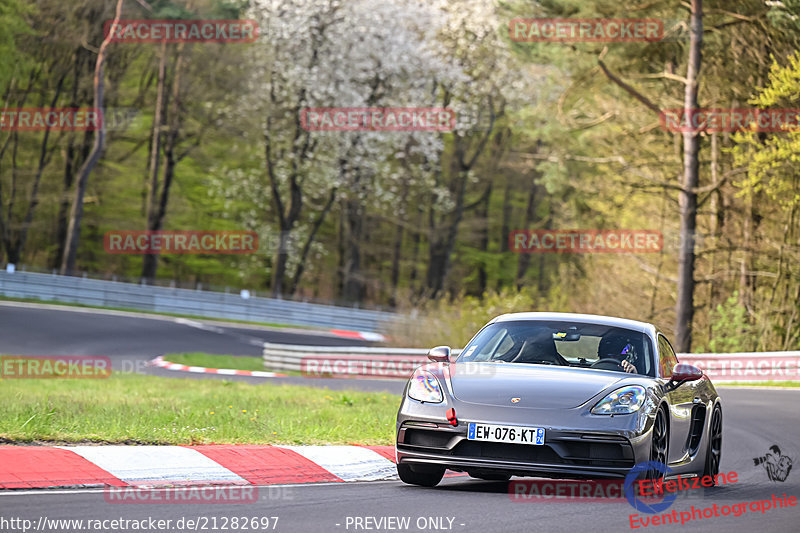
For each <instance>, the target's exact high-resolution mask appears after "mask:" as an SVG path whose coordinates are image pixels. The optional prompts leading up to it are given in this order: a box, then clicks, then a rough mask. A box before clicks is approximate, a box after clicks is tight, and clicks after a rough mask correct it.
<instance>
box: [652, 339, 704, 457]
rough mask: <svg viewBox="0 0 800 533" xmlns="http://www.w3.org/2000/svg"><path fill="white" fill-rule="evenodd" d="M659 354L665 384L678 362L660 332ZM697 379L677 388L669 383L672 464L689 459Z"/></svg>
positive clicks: (670, 452) (673, 351)
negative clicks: (689, 442)
mask: <svg viewBox="0 0 800 533" xmlns="http://www.w3.org/2000/svg"><path fill="white" fill-rule="evenodd" d="M658 355H659V365H660V371H661V377H662V378H664V382H665V384H666V383H667V382H668V381H669V380H670V378H671V377H672V369H673V368H674V367H675V365H676V364H677V363H678V358H677V356H676V355H675V350H673V349H672V345H670V343H669V341H668V340H667V338H666V337H665V336H664V335H663V334H661V333H659V334H658ZM697 383H698V382H697V381H695V382H689V383H683V384H681V385H679V386H677V387H675V388H673V387H674V386H675V384H674V383H672V384H670V385H669V388H670V389H671V390H669V391H668V392H667V393H666V396H667V401H668V403H669V452H668V455H667V461H668V462H669V463H670V464H676V463H682V462H684V461H686V460H687V459H688V456H689V453H688V441H689V432H690V431H691V422H692V407H693V406H694V401H695V400H694V399H695V397H696V396H697V394H696V390H695V389H696V387H697Z"/></svg>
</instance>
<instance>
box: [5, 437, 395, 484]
mask: <svg viewBox="0 0 800 533" xmlns="http://www.w3.org/2000/svg"><path fill="white" fill-rule="evenodd" d="M396 478H397V471H396V469H395V466H394V447H393V446H254V445H207V446H53V447H49V446H0V489H23V488H43V487H74V486H87V485H89V486H97V485H108V486H115V487H125V486H136V487H156V486H198V485H276V484H291V483H320V482H349V481H377V480H387V479H396Z"/></svg>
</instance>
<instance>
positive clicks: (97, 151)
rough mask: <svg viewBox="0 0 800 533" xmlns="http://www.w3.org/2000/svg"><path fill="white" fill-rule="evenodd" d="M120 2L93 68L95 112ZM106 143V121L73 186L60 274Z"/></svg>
mask: <svg viewBox="0 0 800 533" xmlns="http://www.w3.org/2000/svg"><path fill="white" fill-rule="evenodd" d="M122 2H123V0H117V8H116V13H115V14H114V21H113V22H112V25H111V31H110V32H109V33H108V35H107V36H106V38H105V39H104V40H103V43H102V44H101V45H100V50H99V51H98V54H97V63H96V65H95V69H94V107H95V110H97V111H99V110H102V109H103V63H105V60H106V49H107V48H108V44H109V43H110V42H111V37H112V35H113V33H114V25H116V24H117V23H119V18H120V13H121V12H122ZM105 141H106V125H105V121H101V124H100V128H99V130H98V131H97V133H96V134H95V137H94V146H93V147H92V151H91V153H90V154H89V157H88V158H87V159H86V161H85V162H84V164H83V166H82V167H81V170H80V172H78V182H77V184H76V186H75V198H74V200H73V202H72V209H71V210H70V216H69V226H68V227H67V241H66V244H65V245H64V257H63V258H62V260H61V274H62V275H71V274H72V272H73V271H74V270H75V257H76V255H77V252H78V240H79V239H80V235H81V221H82V219H83V197H84V196H85V195H86V185H87V184H88V182H89V175H90V174H91V173H92V170H94V167H95V166H96V165H97V162H98V161H99V160H100V156H101V155H102V153H103V150H104V148H105Z"/></svg>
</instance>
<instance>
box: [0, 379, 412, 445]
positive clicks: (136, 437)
mask: <svg viewBox="0 0 800 533" xmlns="http://www.w3.org/2000/svg"><path fill="white" fill-rule="evenodd" d="M0 404H1V405H2V406H3V409H2V415H0V441H3V440H4V441H6V442H34V441H36V442H40V441H45V442H87V441H88V442H98V443H126V444H210V443H216V444H232V443H247V444H392V443H393V439H394V424H395V415H396V413H397V408H398V405H399V398H398V397H397V396H393V395H391V394H382V393H367V392H359V391H330V390H327V389H315V388H310V387H295V386H291V387H290V386H280V385H272V384H268V385H250V384H247V383H238V382H230V381H216V380H194V379H170V378H161V377H155V376H142V375H136V374H114V375H112V376H111V377H109V378H106V379H0Z"/></svg>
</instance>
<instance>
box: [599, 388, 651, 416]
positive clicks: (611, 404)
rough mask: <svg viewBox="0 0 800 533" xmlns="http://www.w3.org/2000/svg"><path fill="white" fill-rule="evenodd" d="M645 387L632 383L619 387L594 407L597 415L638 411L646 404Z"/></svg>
mask: <svg viewBox="0 0 800 533" xmlns="http://www.w3.org/2000/svg"><path fill="white" fill-rule="evenodd" d="M645 397H646V394H645V390H644V387H640V386H639V385H630V386H628V387H622V388H621V389H617V390H615V391H614V392H612V393H611V394H609V395H608V396H606V397H605V398H603V399H602V400H600V401H599V402H598V403H597V405H595V406H594V407H592V413H593V414H596V415H627V414H630V413H635V412H636V411H638V410H639V409H640V408H641V407H642V405H644V400H645Z"/></svg>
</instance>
